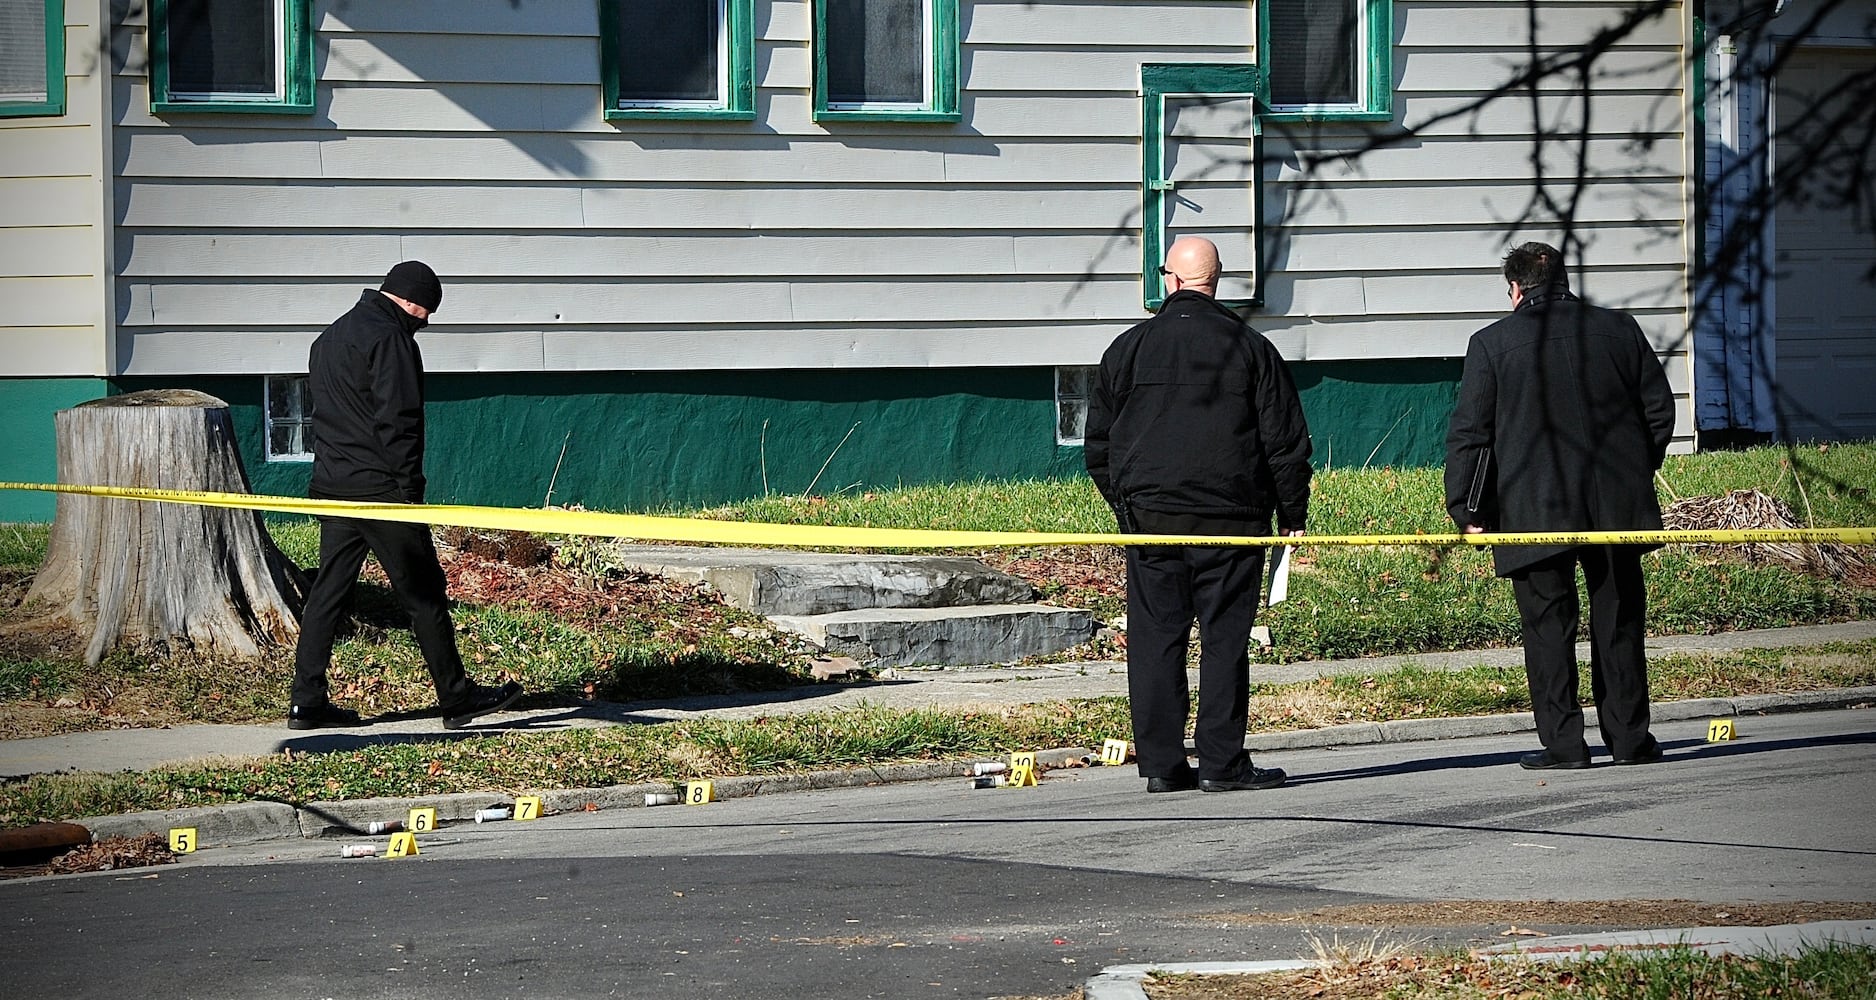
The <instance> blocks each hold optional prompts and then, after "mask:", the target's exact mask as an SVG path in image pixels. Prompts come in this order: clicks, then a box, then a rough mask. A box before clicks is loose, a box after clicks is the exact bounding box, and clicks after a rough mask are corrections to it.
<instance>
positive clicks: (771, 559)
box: [608, 545, 1036, 615]
mask: <svg viewBox="0 0 1876 1000" xmlns="http://www.w3.org/2000/svg"><path fill="white" fill-rule="evenodd" d="M608 552H609V555H610V556H611V559H612V561H613V562H615V563H617V564H619V565H621V566H626V567H630V568H632V569H634V570H637V571H639V572H643V573H652V574H656V575H658V576H662V577H666V578H668V579H672V580H679V581H682V582H685V583H704V584H709V585H710V586H711V587H713V588H715V589H716V590H717V591H718V592H719V593H721V594H722V595H723V599H724V600H725V601H728V602H729V603H730V604H732V605H734V606H736V607H739V608H742V609H744V610H747V611H754V612H756V613H757V614H763V615H823V614H831V613H834V612H838V611H849V610H854V609H858V608H942V607H955V606H961V605H985V604H1021V603H1024V602H1027V601H1032V600H1034V599H1035V594H1036V591H1035V588H1034V587H1031V586H1030V585H1029V583H1028V582H1027V581H1025V580H1022V579H1020V578H1018V577H1014V576H1011V575H1009V574H1008V573H999V572H997V571H996V570H993V569H991V568H990V567H989V566H986V565H984V564H983V563H982V562H979V561H978V560H976V559H968V558H963V557H958V556H895V555H853V554H849V553H840V552H793V551H777V550H771V549H732V548H704V547H696V546H682V545H615V546H612V547H611V548H610V549H609V550H608Z"/></svg>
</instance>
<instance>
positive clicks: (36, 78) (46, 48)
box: [0, 0, 65, 118]
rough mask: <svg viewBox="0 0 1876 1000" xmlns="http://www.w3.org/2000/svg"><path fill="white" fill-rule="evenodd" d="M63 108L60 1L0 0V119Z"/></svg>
mask: <svg viewBox="0 0 1876 1000" xmlns="http://www.w3.org/2000/svg"><path fill="white" fill-rule="evenodd" d="M64 113H65V0H0V118H5V117H20V116H25V115H47V116H50V115H62V114H64Z"/></svg>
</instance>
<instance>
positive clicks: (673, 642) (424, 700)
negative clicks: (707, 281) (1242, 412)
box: [0, 443, 1876, 737]
mask: <svg viewBox="0 0 1876 1000" xmlns="http://www.w3.org/2000/svg"><path fill="white" fill-rule="evenodd" d="M1661 482H1662V484H1663V489H1664V498H1665V497H1666V496H1667V495H1668V493H1667V492H1666V491H1671V492H1672V494H1673V495H1678V496H1687V495H1691V494H1693V493H1696V492H1698V493H1709V494H1713V493H1722V492H1725V491H1727V490H1730V489H1743V488H1758V489H1762V490H1765V491H1767V492H1770V493H1773V494H1774V495H1777V496H1780V497H1781V498H1784V499H1786V500H1787V501H1788V502H1790V503H1791V504H1792V505H1793V507H1794V509H1796V510H1797V511H1799V513H1800V514H1801V515H1803V516H1806V517H1808V518H1809V519H1810V520H1811V523H1814V524H1816V525H1819V526H1832V525H1855V524H1870V523H1876V513H1873V508H1872V501H1871V498H1870V495H1869V487H1868V485H1867V484H1869V483H1872V482H1876V445H1872V444H1867V443H1865V444H1854V445H1832V446H1829V447H1811V448H1800V449H1785V448H1760V449H1754V450H1750V451H1744V452H1723V453H1710V454H1702V455H1692V456H1679V457H1675V458H1672V459H1670V461H1669V463H1668V467H1667V468H1666V469H1665V470H1664V471H1663V474H1662V478H1661ZM1440 495H1441V484H1440V472H1439V470H1437V469H1405V470H1397V469H1390V468H1376V469H1349V468H1338V469H1334V470H1329V471H1323V472H1321V473H1319V474H1318V475H1317V477H1316V481H1315V493H1314V500H1313V503H1312V506H1311V515H1310V522H1309V529H1310V531H1312V532H1314V533H1317V534H1325V533H1333V534H1359V533H1375V532H1380V533H1390V534H1394V533H1412V532H1425V533H1430V534H1444V533H1450V532H1451V525H1450V524H1448V523H1447V521H1446V519H1445V516H1444V514H1443V513H1442V509H1441V502H1440ZM669 513H686V514H698V515H703V516H709V517H717V518H751V519H753V518H760V519H764V520H770V521H777V522H784V523H815V524H840V525H872V526H887V527H932V528H970V529H996V530H1049V531H1063V530H1066V531H1087V532H1105V531H1110V530H1112V528H1113V522H1112V518H1111V515H1110V514H1109V512H1108V510H1107V507H1106V506H1105V504H1103V503H1102V501H1101V499H1100V497H1099V495H1098V494H1097V493H1096V492H1095V490H1094V488H1093V486H1092V485H1091V484H1090V483H1088V482H1087V481H1086V480H1069V481H1062V482H1006V483H991V482H978V483H964V484H956V485H948V486H927V487H911V488H906V489H899V490H889V491H877V492H867V493H844V494H841V495H839V496H834V497H825V498H822V497H807V498H803V497H793V496H789V497H782V496H776V497H769V498H763V499H758V500H751V501H748V502H746V503H742V504H734V505H727V506H720V507H713V508H709V509H707V510H701V511H696V510H692V511H671V512H669ZM269 528H270V531H271V532H272V533H273V536H274V538H275V539H276V541H277V543H278V544H279V546H280V547H281V549H282V550H283V551H284V552H285V553H286V554H287V555H288V557H289V558H291V559H293V560H294V561H295V562H297V563H299V564H300V565H311V564H312V563H313V562H314V561H315V559H316V556H317V549H318V537H317V531H316V529H315V527H314V525H313V524H312V523H311V522H307V521H294V520H289V519H275V520H273V521H271V522H270V524H269ZM46 538H47V526H45V525H0V737H6V736H12V737H17V736H21V735H42V734H45V733H49V732H59V731H68V730H72V729H86V728H98V727H100V726H115V725H161V724H170V723H178V722H192V721H201V722H254V721H273V720H277V719H278V718H279V716H280V714H281V712H282V710H283V705H284V700H285V692H286V690H287V687H288V680H289V677H290V673H291V666H290V659H291V653H290V651H289V650H276V651H274V652H273V653H271V654H269V655H268V656H266V657H264V658H263V659H262V660H260V661H258V662H253V663H241V664H229V663H225V662H217V661H212V660H206V659H203V658H199V657H194V656H192V655H189V654H187V653H163V652H160V651H155V650H147V649H120V650H118V651H117V652H115V653H113V654H112V655H111V656H110V657H108V658H107V659H106V661H105V662H104V664H102V665H101V666H100V667H98V668H95V669H91V668H85V667H83V666H82V664H81V663H80V662H79V660H78V654H77V649H76V645H75V643H72V642H66V643H64V644H63V645H61V644H60V643H59V642H56V641H50V640H47V639H46V637H45V636H44V635H38V636H37V638H36V639H34V640H33V641H30V642H29V641H26V640H25V639H22V638H20V635H21V634H22V629H21V628H20V626H22V624H23V623H25V622H26V621H27V620H28V619H30V618H32V617H33V616H34V615H35V614H37V613H39V612H41V611H43V610H45V609H33V608H27V607H23V606H19V605H18V604H17V603H16V602H17V600H18V598H19V597H20V596H21V595H23V594H24V591H25V584H26V582H27V581H28V580H29V579H30V577H31V575H32V573H33V572H34V571H35V570H36V569H37V567H38V564H39V561H40V559H41V558H42V557H43V555H44V551H45V546H46ZM584 550H585V551H586V552H587V553H588V554H589V555H590V553H591V550H592V547H591V546H590V545H588V546H585V547H584ZM1060 551H1061V550H1057V554H1058V555H1059V554H1060ZM1107 551H1108V552H1110V553H1111V551H1112V550H1107ZM1045 554H1046V553H1045ZM1072 554H1073V555H1074V556H1075V557H1076V558H1080V559H1082V562H1080V563H1075V562H1074V560H1072V559H1057V560H1056V561H1055V562H1053V563H1050V562H1048V561H1047V560H1039V563H1040V564H1042V565H1044V566H1052V567H1054V568H1053V569H1047V570H1044V571H1039V572H1043V573H1044V576H1043V577H1042V578H1039V579H1036V582H1037V583H1038V584H1039V585H1040V586H1041V588H1042V590H1043V591H1044V593H1045V594H1046V595H1048V596H1050V597H1051V598H1052V599H1054V600H1057V601H1059V602H1062V603H1079V604H1082V605H1084V606H1088V607H1090V608H1091V609H1093V610H1094V611H1095V612H1096V613H1097V614H1098V615H1100V616H1101V617H1103V618H1104V619H1111V618H1113V617H1115V616H1117V615H1118V614H1119V612H1120V611H1121V610H1122V605H1121V596H1120V595H1121V590H1120V588H1119V573H1118V571H1117V569H1116V568H1115V566H1116V564H1117V560H1115V559H1113V558H1112V557H1111V555H1110V556H1109V557H1108V558H1106V559H1105V561H1103V560H1100V559H1093V560H1090V559H1088V558H1087V557H1090V556H1095V555H1099V554H1100V553H1099V552H1090V551H1087V550H1074V552H1073V553H1072ZM999 555H1000V556H1009V555H1011V554H1010V553H1007V552H1000V553H999ZM1019 555H1020V553H1019ZM589 569H590V567H589ZM1070 571H1072V572H1073V575H1075V576H1076V579H1074V580H1069V579H1067V578H1066V576H1064V574H1068V573H1069V572H1070ZM1646 572H1647V580H1648V588H1649V598H1650V608H1649V628H1650V630H1651V631H1653V632H1654V633H1656V634H1665V633H1705V632H1719V631H1726V630H1735V629H1748V628H1763V627H1772V626H1781V625H1797V624H1808V623H1816V622H1827V621H1841V620H1847V619H1869V618H1876V589H1872V588H1870V587H1867V586H1856V585H1853V584H1851V583H1846V582H1844V581H1839V580H1831V579H1822V578H1818V577H1814V576H1807V575H1805V574H1803V573H1800V572H1796V571H1793V570H1789V569H1785V568H1783V567H1779V566H1749V565H1746V564H1744V563H1742V562H1738V561H1732V560H1728V559H1724V558H1720V557H1716V556H1714V555H1712V554H1707V553H1695V552H1692V551H1688V550H1683V549H1679V548H1675V547H1669V548H1666V549H1663V550H1661V551H1659V552H1656V553H1654V554H1652V555H1650V556H1649V557H1648V558H1647V561H1646ZM1050 573H1054V574H1056V576H1057V577H1058V578H1051V577H1050V576H1049V575H1048V574H1050ZM1089 581H1093V582H1092V583H1090V582H1089ZM616 582H617V581H613V582H609V583H608V586H612V585H614V583H616ZM359 595H360V599H359V603H358V606H357V608H356V612H357V614H356V617H357V628H356V630H355V632H354V633H353V634H352V635H351V636H350V637H349V638H347V639H346V640H345V641H343V642H342V643H341V644H340V646H339V648H338V650H337V652H336V656H335V666H334V669H333V671H332V680H333V682H334V690H335V691H337V692H339V697H340V700H341V701H342V702H344V703H346V704H350V705H353V706H355V707H358V708H360V709H361V710H363V711H365V712H367V714H377V713H382V712H399V711H416V710H421V709H425V708H428V707H430V705H431V702H432V701H433V695H432V693H431V691H430V688H429V683H428V678H427V675H426V673H425V672H424V670H423V668H422V665H421V662H420V657H419V656H418V653H417V649H416V646H415V643H414V642H413V641H412V639H411V636H410V634H409V632H408V631H407V629H406V628H404V627H403V620H402V615H401V612H399V611H398V609H397V606H396V603H395V601H394V599H393V598H392V596H391V595H390V593H389V592H388V590H386V589H385V588H384V587H382V586H379V585H373V584H369V583H367V584H364V585H361V587H360V589H359ZM606 601H614V602H615V605H616V607H615V610H613V611H611V612H608V613H595V614H590V615H576V614H569V613H568V612H567V611H566V609H565V608H549V607H538V606H533V605H530V604H528V603H525V602H523V603H515V602H500V601H498V602H494V603H476V602H474V601H469V602H466V603H464V604H463V605H462V606H460V607H459V609H458V611H457V615H456V624H457V630H458V641H459V643H460V645H461V647H462V650H463V655H464V658H465V659H466V660H467V661H468V662H469V664H470V668H471V671H472V672H473V673H474V674H475V675H476V676H477V677H478V679H482V680H489V681H493V680H499V679H506V678H512V679H517V680H520V681H521V682H522V683H523V684H524V685H526V686H527V687H528V689H529V691H530V692H531V694H530V696H529V697H530V700H529V702H528V703H527V704H531V705H549V704H572V703H578V702H580V701H584V700H587V699H590V698H602V699H608V700H633V699H643V698H653V697H664V696H672V695H687V694H710V693H720V692H728V691H746V690H770V689H776V688H781V687H788V686H792V685H795V684H799V683H803V682H805V681H806V680H807V673H806V669H805V659H806V658H805V655H804V651H803V647H801V646H800V645H799V644H798V643H797V642H795V641H793V640H791V639H789V638H788V637H786V636H783V635H780V634H778V633H776V632H775V631H774V630H772V629H770V628H768V627H767V624H766V623H765V622H764V621H763V620H762V619H760V618H759V617H757V616H755V615H751V614H747V613H744V612H740V611H737V610H736V609H734V608H728V607H726V606H724V605H722V604H721V603H719V602H717V601H715V600H714V599H712V598H710V597H708V596H707V595H700V594H697V593H695V592H685V591H684V590H683V589H682V588H677V589H672V588H664V589H659V588H658V587H650V588H648V589H640V590H634V591H631V592H630V593H626V594H624V595H623V596H621V595H620V594H610V595H609V596H601V595H595V598H594V601H593V602H592V603H593V605H594V606H595V607H599V606H602V605H604V603H605V602H606ZM1263 621H1264V622H1266V623H1267V624H1269V625H1270V627H1271V630H1272V633H1273V636H1274V639H1275V645H1274V646H1273V647H1272V648H1271V649H1269V650H1266V651H1263V652H1262V653H1261V654H1260V655H1261V656H1262V657H1263V658H1264V659H1267V660H1308V659H1320V658H1350V657H1360V656H1368V655H1375V654H1388V653H1415V652H1428V651H1436V650H1450V649H1465V648H1477V647H1484V646H1498V645H1510V644H1515V643H1517V642H1518V641H1519V636H1518V620H1517V613H1516V610H1515V608H1514V606H1513V603H1512V597H1511V588H1510V586H1509V585H1508V584H1506V583H1505V582H1503V581H1501V580H1497V579H1495V578H1494V577H1493V576H1492V573H1491V567H1490V555H1489V553H1488V552H1486V551H1483V550H1477V549H1470V548H1441V547H1434V546H1425V547H1395V548H1324V549H1305V550H1303V552H1302V553H1301V554H1300V557H1299V559H1298V560H1297V567H1296V570H1295V573H1294V576H1293V579H1292V585H1291V597H1290V599H1289V600H1288V601H1286V602H1284V603H1282V604H1280V605H1278V606H1277V607H1276V608H1274V609H1271V610H1269V611H1268V612H1266V613H1265V614H1264V615H1263ZM25 631H31V630H25ZM1072 655H1080V656H1086V657H1101V656H1111V655H1117V654H1116V651H1115V650H1114V649H1113V648H1112V647H1089V648H1086V649H1083V650H1079V651H1076V652H1075V653H1074V654H1072ZM1438 683H1447V681H1446V680H1444V679H1442V680H1439V681H1438ZM1453 683H1457V682H1456V681H1454V682H1453ZM1511 686H1512V687H1514V688H1515V687H1521V686H1522V685H1517V684H1514V685H1511ZM1425 700H1427V701H1428V702H1429V704H1433V703H1437V702H1438V701H1439V699H1435V698H1432V697H1431V696H1429V697H1428V698H1427V699H1425Z"/></svg>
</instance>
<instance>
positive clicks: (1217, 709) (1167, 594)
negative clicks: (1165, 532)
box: [1127, 529, 1264, 780]
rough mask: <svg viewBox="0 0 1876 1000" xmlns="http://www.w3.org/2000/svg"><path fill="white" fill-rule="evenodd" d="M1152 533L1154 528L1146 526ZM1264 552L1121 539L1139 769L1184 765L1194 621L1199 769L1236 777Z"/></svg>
mask: <svg viewBox="0 0 1876 1000" xmlns="http://www.w3.org/2000/svg"><path fill="white" fill-rule="evenodd" d="M1147 530H1159V529H1147ZM1263 568H1264V550H1263V549H1261V548H1251V547H1245V546H1231V547H1219V548H1202V547H1197V546H1128V548H1127V696H1128V701H1129V706H1130V708H1131V711H1132V715H1133V742H1134V756H1135V759H1136V760H1137V761H1138V763H1139V766H1140V774H1141V775H1142V776H1143V777H1148V778H1170V777H1173V776H1175V775H1179V774H1182V773H1183V772H1184V771H1185V768H1186V749H1185V730H1186V717H1187V709H1188V705H1189V702H1190V689H1189V687H1188V685H1187V683H1186V641H1187V638H1188V636H1189V635H1190V633H1191V630H1192V620H1193V619H1194V618H1195V617H1196V618H1197V619H1198V623H1199V708H1198V719H1197V722H1196V723H1195V724H1194V726H1193V734H1192V742H1193V745H1194V746H1195V747H1196V748H1197V750H1198V755H1199V768H1198V776H1199V777H1200V778H1201V779H1205V780H1219V779H1229V778H1234V777H1236V776H1237V775H1238V773H1239V771H1240V769H1241V768H1243V767H1244V766H1245V764H1247V763H1248V762H1249V760H1250V755H1249V754H1247V753H1246V752H1245V750H1244V727H1245V723H1246V720H1247V717H1248V715H1249V711H1250V689H1251V658H1250V641H1251V622H1252V620H1253V619H1254V618H1255V617H1256V615H1257V591H1258V584H1259V582H1260V581H1259V578H1260V577H1261V576H1262V574H1263Z"/></svg>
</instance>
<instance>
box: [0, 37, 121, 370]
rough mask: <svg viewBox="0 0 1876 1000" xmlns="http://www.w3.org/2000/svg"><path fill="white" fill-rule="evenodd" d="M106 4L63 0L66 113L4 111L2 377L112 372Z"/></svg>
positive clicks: (0, 163)
mask: <svg viewBox="0 0 1876 1000" xmlns="http://www.w3.org/2000/svg"><path fill="white" fill-rule="evenodd" d="M103 9H104V2H103V0H69V2H68V3H67V4H66V5H65V51H66V69H65V108H66V113H65V114H64V115H60V116H39V117H20V118H11V117H9V118H0V359H4V360H3V361H0V374H5V375H29V376H73V375H77V376H99V375H104V374H106V373H107V369H108V365H109V362H108V359H107V358H106V355H105V346H106V342H107V338H106V331H107V329H108V326H107V322H108V318H107V308H106V306H107V303H108V302H109V295H108V292H107V288H108V282H107V274H108V268H109V264H108V261H107V259H106V256H105V253H104V247H105V245H106V244H107V242H108V241H107V240H106V238H105V236H104V234H105V233H106V232H107V231H108V230H107V229H106V228H105V219H104V216H105V212H106V202H105V197H106V191H107V184H106V181H105V180H104V177H105V176H106V175H105V163H106V154H105V146H104V145H103V143H104V141H105V130H104V129H103V128H102V127H101V123H102V121H103V111H102V108H103V99H102V96H101V94H100V90H99V86H100V81H101V80H102V79H103V78H104V75H103V74H102V73H99V72H97V66H98V63H99V60H100V59H101V58H102V56H101V54H100V49H101V46H100V45H99V37H100V33H99V29H98V25H99V24H100V23H101V21H102V17H103Z"/></svg>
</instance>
